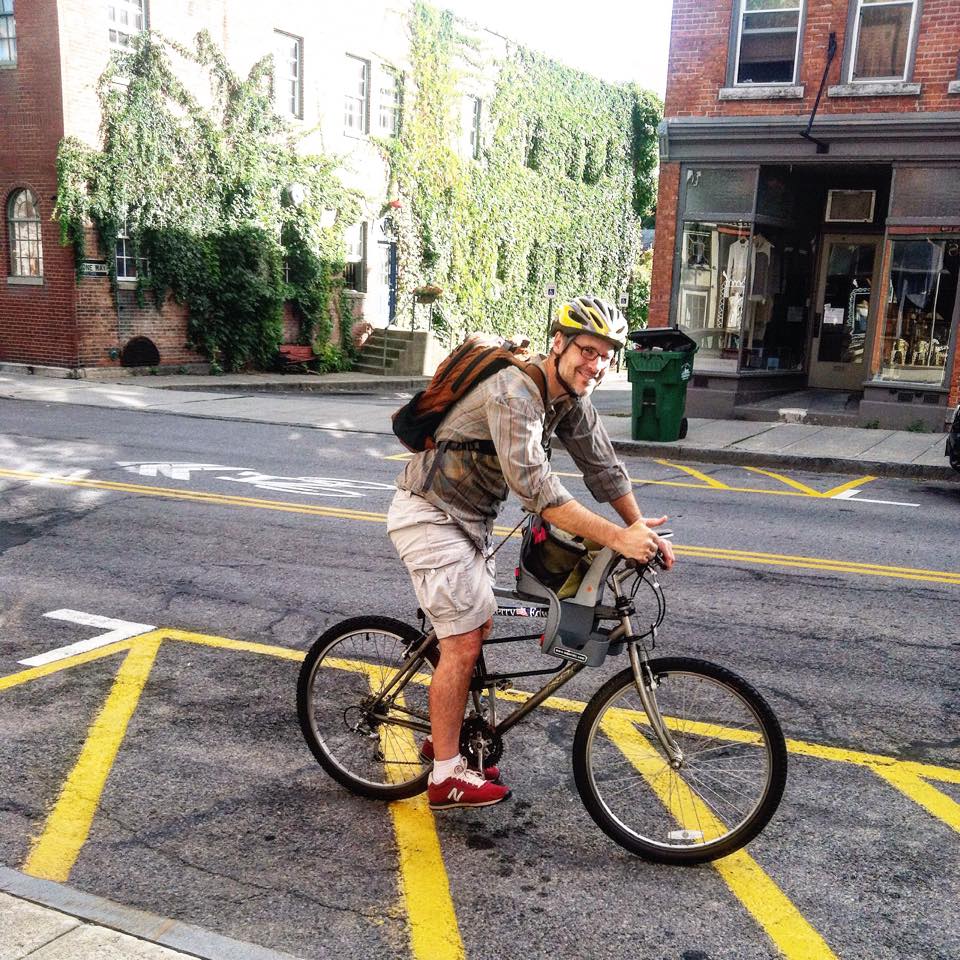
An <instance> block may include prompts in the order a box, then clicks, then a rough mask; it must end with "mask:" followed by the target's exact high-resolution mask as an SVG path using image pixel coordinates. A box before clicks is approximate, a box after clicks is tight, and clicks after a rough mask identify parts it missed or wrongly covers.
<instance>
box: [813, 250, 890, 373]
mask: <svg viewBox="0 0 960 960" xmlns="http://www.w3.org/2000/svg"><path fill="white" fill-rule="evenodd" d="M879 265H880V238H879V237H852V236H842V237H837V236H833V237H831V236H826V237H824V238H823V247H822V250H821V254H820V271H819V278H820V279H819V284H818V289H817V299H816V302H815V304H814V310H815V315H814V324H813V341H812V343H811V350H810V377H809V384H810V386H811V387H824V388H827V389H835V390H858V389H859V388H860V387H861V385H862V384H863V381H864V379H865V377H866V373H867V366H866V358H867V347H868V344H869V343H870V340H871V338H872V333H873V326H874V318H875V316H876V312H877V304H876V300H877V299H878V298H877V297H876V296H875V295H874V294H875V291H876V272H877V268H878V267H879Z"/></svg>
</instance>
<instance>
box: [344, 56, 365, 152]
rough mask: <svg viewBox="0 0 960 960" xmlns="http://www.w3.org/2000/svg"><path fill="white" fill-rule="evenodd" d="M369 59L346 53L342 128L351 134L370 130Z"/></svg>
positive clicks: (359, 134) (355, 134)
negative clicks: (345, 89)
mask: <svg viewBox="0 0 960 960" xmlns="http://www.w3.org/2000/svg"><path fill="white" fill-rule="evenodd" d="M369 98H370V61H369V60H361V59H360V57H354V56H352V55H351V54H349V53H348V54H347V93H346V96H345V98H344V113H343V129H344V132H346V133H348V134H352V135H353V136H362V135H363V134H366V133H369V132H370V126H369V120H368V116H369V110H368V105H369V102H370V100H369Z"/></svg>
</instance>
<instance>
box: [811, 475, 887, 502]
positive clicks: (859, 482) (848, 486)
mask: <svg viewBox="0 0 960 960" xmlns="http://www.w3.org/2000/svg"><path fill="white" fill-rule="evenodd" d="M876 479H877V478H876V477H871V476H870V475H869V474H868V475H867V476H865V477H857V479H856V480H848V481H847V482H846V483H841V484H840V486H838V487H831V488H830V489H829V490H824V492H823V496H825V497H835V496H836V495H837V494H838V493H845V492H846V491H847V490H853V489H854V488H855V487H865V486H866V485H867V484H868V483H873V481H874V480H876Z"/></svg>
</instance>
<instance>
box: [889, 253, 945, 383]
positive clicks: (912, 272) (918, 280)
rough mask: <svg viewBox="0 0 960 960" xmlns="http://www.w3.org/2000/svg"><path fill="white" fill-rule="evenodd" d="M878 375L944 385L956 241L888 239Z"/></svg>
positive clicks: (890, 378)
mask: <svg viewBox="0 0 960 960" xmlns="http://www.w3.org/2000/svg"><path fill="white" fill-rule="evenodd" d="M890 247H891V249H890V282H889V283H888V284H887V297H886V300H887V303H886V311H885V316H884V325H883V337H882V345H881V353H880V357H881V360H880V363H881V366H880V371H879V373H878V374H877V377H876V378H877V379H878V380H900V381H906V382H909V383H925V384H933V385H935V386H942V385H943V383H944V374H945V373H946V368H947V355H948V353H949V346H950V332H951V328H952V325H953V316H954V313H955V312H956V306H957V273H958V271H960V240H944V239H940V238H937V239H923V238H915V237H911V238H910V239H903V240H892V241H891V243H890Z"/></svg>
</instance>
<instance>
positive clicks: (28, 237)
mask: <svg viewBox="0 0 960 960" xmlns="http://www.w3.org/2000/svg"><path fill="white" fill-rule="evenodd" d="M7 226H8V235H9V237H10V275H11V276H14V277H42V276H43V239H42V237H41V234H40V208H39V207H38V206H37V198H36V196H35V195H34V193H33V191H32V190H16V191H14V193H12V194H11V195H10V199H9V200H8V201H7Z"/></svg>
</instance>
